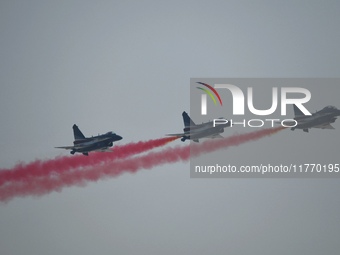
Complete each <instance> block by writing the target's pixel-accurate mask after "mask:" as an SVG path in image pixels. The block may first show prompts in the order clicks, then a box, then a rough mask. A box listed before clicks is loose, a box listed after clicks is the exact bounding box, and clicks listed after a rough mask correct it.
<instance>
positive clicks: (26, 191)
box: [0, 127, 283, 201]
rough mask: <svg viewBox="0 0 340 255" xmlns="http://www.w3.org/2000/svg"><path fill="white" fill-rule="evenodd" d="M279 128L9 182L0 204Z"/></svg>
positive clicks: (181, 157)
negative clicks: (52, 174) (25, 180)
mask: <svg viewBox="0 0 340 255" xmlns="http://www.w3.org/2000/svg"><path fill="white" fill-rule="evenodd" d="M282 129H283V128H282V127H278V128H271V129H263V130H260V131H255V132H250V133H246V134H240V135H233V136H231V137H228V138H224V139H216V140H208V141H205V142H203V143H201V144H195V145H192V146H191V147H190V146H189V145H187V146H177V147H174V148H167V149H164V150H162V151H159V152H150V153H148V154H146V155H143V156H138V157H133V158H128V159H124V160H123V159H121V160H115V161H106V162H104V163H103V164H98V165H97V166H92V165H88V167H86V168H84V169H73V170H71V171H67V172H63V173H62V174H59V175H56V176H46V177H45V178H44V177H41V178H35V179H32V180H29V181H28V182H16V183H13V184H11V183H8V184H7V185H4V186H3V187H0V201H8V200H10V199H12V198H14V197H17V196H21V197H22V196H29V195H35V196H41V195H44V194H47V193H50V192H52V191H61V190H62V188H64V187H68V186H74V185H78V186H82V185H85V184H86V183H87V182H90V181H98V180H101V179H105V178H109V177H115V176H118V175H120V174H122V173H124V172H130V173H134V172H136V171H138V170H140V169H150V168H152V167H155V166H158V165H162V164H166V163H175V162H179V161H187V160H188V159H189V158H190V156H192V157H197V156H199V155H201V154H203V153H209V152H213V151H216V150H219V149H221V148H228V147H230V146H238V145H240V144H242V143H246V142H250V141H255V140H258V139H261V138H263V137H265V136H269V135H272V134H275V133H277V132H279V131H280V130H282Z"/></svg>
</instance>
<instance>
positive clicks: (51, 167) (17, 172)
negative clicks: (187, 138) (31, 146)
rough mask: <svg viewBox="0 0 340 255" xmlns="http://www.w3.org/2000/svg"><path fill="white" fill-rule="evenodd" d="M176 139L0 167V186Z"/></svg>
mask: <svg viewBox="0 0 340 255" xmlns="http://www.w3.org/2000/svg"><path fill="white" fill-rule="evenodd" d="M176 139H177V137H166V138H160V139H153V140H149V141H141V142H137V143H129V144H126V145H120V146H115V147H114V148H113V149H112V153H99V152H98V153H91V154H90V156H89V157H84V156H83V155H74V156H72V157H68V156H67V157H66V156H61V157H57V158H55V159H50V160H35V161H33V162H31V163H29V164H23V163H21V164H18V165H16V166H15V167H13V168H12V169H5V170H1V169H0V186H2V185H3V184H5V183H6V182H18V181H19V182H21V181H25V180H26V179H27V178H32V177H41V176H42V177H43V176H45V177H46V176H48V175H50V174H54V173H57V174H61V173H63V172H66V171H69V170H70V169H73V168H79V167H86V166H90V165H95V164H98V163H103V162H105V161H107V160H110V161H111V160H114V159H117V158H120V159H121V158H126V157H129V156H132V155H136V154H138V153H142V152H146V151H148V150H151V149H154V148H157V147H160V146H164V145H165V144H167V143H169V142H171V141H173V140H176Z"/></svg>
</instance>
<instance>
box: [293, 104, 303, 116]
mask: <svg viewBox="0 0 340 255" xmlns="http://www.w3.org/2000/svg"><path fill="white" fill-rule="evenodd" d="M293 107H294V114H295V117H302V116H305V115H304V114H303V112H302V111H301V110H300V109H299V108H298V107H297V106H296V105H295V104H293Z"/></svg>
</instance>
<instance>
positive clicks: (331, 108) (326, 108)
mask: <svg viewBox="0 0 340 255" xmlns="http://www.w3.org/2000/svg"><path fill="white" fill-rule="evenodd" d="M323 109H324V110H338V109H337V108H336V107H335V106H333V105H328V106H326V107H325V108H323Z"/></svg>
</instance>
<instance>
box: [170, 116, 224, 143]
mask: <svg viewBox="0 0 340 255" xmlns="http://www.w3.org/2000/svg"><path fill="white" fill-rule="evenodd" d="M182 116H183V122H184V129H183V131H184V133H180V134H167V136H176V137H182V139H181V141H182V142H184V141H185V140H187V139H189V140H190V139H191V140H193V141H194V142H199V139H200V138H223V136H221V135H220V133H223V132H224V128H225V127H229V126H230V122H229V121H228V122H227V123H226V124H223V125H222V124H220V125H216V126H215V127H214V126H213V121H209V122H206V123H202V124H199V125H197V124H195V123H194V122H193V121H192V119H191V118H190V117H189V115H188V114H187V113H186V112H183V113H182Z"/></svg>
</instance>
